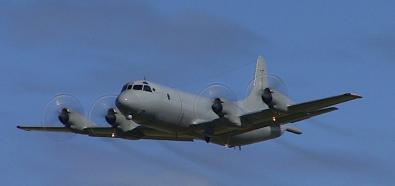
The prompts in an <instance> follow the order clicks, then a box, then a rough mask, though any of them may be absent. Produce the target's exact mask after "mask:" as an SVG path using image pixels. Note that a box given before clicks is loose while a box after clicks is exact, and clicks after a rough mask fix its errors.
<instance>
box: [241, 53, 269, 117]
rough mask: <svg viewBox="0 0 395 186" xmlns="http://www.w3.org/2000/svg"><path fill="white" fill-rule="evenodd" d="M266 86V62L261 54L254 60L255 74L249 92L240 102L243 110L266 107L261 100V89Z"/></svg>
mask: <svg viewBox="0 0 395 186" xmlns="http://www.w3.org/2000/svg"><path fill="white" fill-rule="evenodd" d="M267 86H268V80H267V69H266V63H265V60H264V59H263V57H262V56H258V58H257V60H256V67H255V76H254V81H253V84H252V88H251V92H250V94H249V95H248V96H247V97H246V98H245V99H244V100H242V101H241V102H240V104H241V106H242V107H243V109H244V111H245V112H254V111H258V110H262V109H265V108H267V106H266V105H265V104H264V103H263V101H262V94H263V90H264V89H265V88H266V87H267Z"/></svg>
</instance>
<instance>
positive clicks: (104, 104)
mask: <svg viewBox="0 0 395 186" xmlns="http://www.w3.org/2000/svg"><path fill="white" fill-rule="evenodd" d="M115 100H116V96H112V95H110V96H103V97H100V98H99V99H98V100H97V101H96V102H95V104H93V106H92V109H91V111H90V112H89V120H90V121H92V122H94V123H95V124H97V125H99V126H102V127H105V126H107V125H108V124H109V125H111V126H112V127H113V128H119V129H121V130H122V131H124V132H126V131H129V130H132V129H133V128H135V126H136V125H135V124H134V123H133V121H131V120H128V119H126V118H125V117H124V116H123V115H122V114H121V113H120V111H119V110H118V109H117V107H116V106H115Z"/></svg>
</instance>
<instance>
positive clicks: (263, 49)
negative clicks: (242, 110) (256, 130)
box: [0, 0, 395, 185]
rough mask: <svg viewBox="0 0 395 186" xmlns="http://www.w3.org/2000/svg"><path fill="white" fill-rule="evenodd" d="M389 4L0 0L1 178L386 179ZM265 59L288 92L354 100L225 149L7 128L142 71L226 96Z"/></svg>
mask: <svg viewBox="0 0 395 186" xmlns="http://www.w3.org/2000/svg"><path fill="white" fill-rule="evenodd" d="M394 7H395V4H394V3H393V2H392V1H356V0H350V1H337V0H334V1H313V0H311V1H305V0H303V1H285V0H284V1H283V0H281V1H252V0H251V1H237V2H236V1H211V0H207V1H122V0H120V1H104V0H99V1H83V2H79V1H63V0H60V1H47V0H43V1H28V0H26V1H24V0H22V1H1V2H0V63H1V68H0V78H1V80H0V85H1V87H2V91H0V95H1V97H2V106H1V109H0V116H1V118H2V124H1V125H0V144H1V148H0V159H1V162H0V174H1V175H2V176H1V177H2V183H4V184H6V185H263V184H268V185H392V184H393V181H395V180H394V176H395V171H394V166H395V158H394V152H395V148H394V147H395V137H394V134H393V128H394V127H393V126H394V120H395V108H394V107H393V103H394V100H393V98H394V96H395V86H394V85H393V80H394V79H395V75H394V72H393V71H394V67H395V19H394V17H395V11H394ZM258 55H264V56H265V58H266V61H267V63H268V68H269V71H271V73H273V74H276V75H279V76H281V77H282V79H283V80H284V81H286V83H287V86H288V90H289V94H290V96H291V97H292V99H293V100H295V101H296V102H301V101H305V100H310V99H315V98H320V97H326V96H332V95H337V94H340V93H344V92H357V93H359V94H361V95H362V96H364V99H362V100H358V101H354V102H349V103H346V104H342V105H339V108H340V110H339V111H337V112H334V113H330V114H327V115H325V116H320V117H317V118H315V119H313V120H311V121H306V122H300V123H298V124H296V126H297V127H298V128H300V129H302V130H303V131H304V134H303V135H302V136H295V135H292V134H285V135H283V136H282V137H281V138H279V139H275V140H272V141H267V142H262V143H258V144H254V145H250V146H246V147H244V148H243V150H242V151H241V152H240V151H235V150H232V149H225V148H222V147H219V146H215V145H207V144H205V143H204V142H195V143H183V142H157V141H122V140H116V141H108V140H101V139H95V138H88V137H85V136H73V137H72V138H70V139H67V140H64V141H56V140H54V139H55V137H54V136H53V135H49V134H48V135H47V134H42V133H26V132H22V131H19V130H16V128H15V126H16V125H18V124H20V123H29V124H40V123H41V122H42V120H43V115H44V113H43V110H44V107H45V105H46V103H48V101H49V100H50V99H51V98H52V97H53V96H54V95H56V94H58V93H60V92H67V93H71V94H73V95H75V96H76V97H78V98H79V99H80V101H81V103H82V104H83V106H84V108H85V113H88V112H89V110H90V108H91V106H92V104H93V103H94V102H95V100H96V99H98V98H99V97H100V96H102V95H106V94H116V93H118V92H119V90H120V88H121V86H122V84H124V83H125V82H126V81H129V80H135V79H142V78H143V77H144V76H145V77H147V78H148V79H149V80H152V81H155V82H158V83H162V84H165V85H168V86H172V87H177V88H179V89H182V90H185V91H189V92H193V93H199V92H200V91H201V90H203V89H204V88H205V87H206V86H207V85H208V84H210V83H212V82H221V83H224V84H226V85H228V86H229V87H230V88H231V89H232V90H233V91H235V92H236V94H237V95H238V96H239V97H242V96H243V95H244V94H245V92H246V89H247V85H248V82H249V81H250V80H251V78H252V75H253V74H252V73H253V70H254V63H255V59H256V57H257V56H258Z"/></svg>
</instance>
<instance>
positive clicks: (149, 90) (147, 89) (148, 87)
mask: <svg viewBox="0 0 395 186" xmlns="http://www.w3.org/2000/svg"><path fill="white" fill-rule="evenodd" d="M144 91H147V92H152V90H151V87H150V86H148V85H144Z"/></svg>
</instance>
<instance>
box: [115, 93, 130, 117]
mask: <svg viewBox="0 0 395 186" xmlns="http://www.w3.org/2000/svg"><path fill="white" fill-rule="evenodd" d="M115 105H116V106H117V108H118V109H119V110H120V111H121V112H122V113H127V112H128V110H129V109H130V108H129V107H130V106H131V96H130V95H128V94H127V93H126V92H122V93H121V94H120V95H118V97H117V99H116V101H115Z"/></svg>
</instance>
